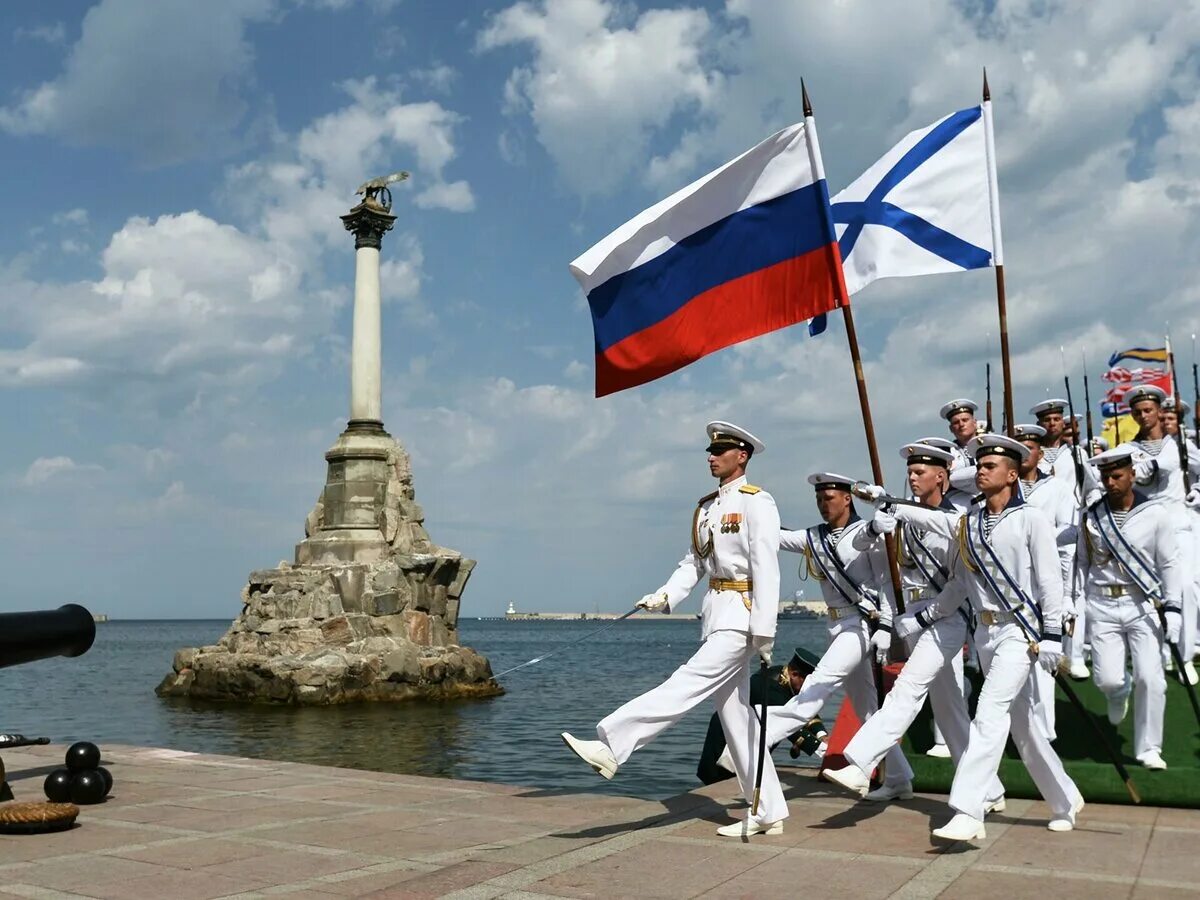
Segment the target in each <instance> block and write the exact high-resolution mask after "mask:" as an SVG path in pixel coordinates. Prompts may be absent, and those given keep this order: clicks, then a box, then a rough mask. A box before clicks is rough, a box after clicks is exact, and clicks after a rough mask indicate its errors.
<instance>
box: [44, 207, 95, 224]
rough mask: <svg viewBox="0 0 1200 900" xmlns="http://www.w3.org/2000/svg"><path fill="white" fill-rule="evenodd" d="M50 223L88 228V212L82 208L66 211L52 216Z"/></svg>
mask: <svg viewBox="0 0 1200 900" xmlns="http://www.w3.org/2000/svg"><path fill="white" fill-rule="evenodd" d="M50 221H51V222H53V223H54V224H55V225H78V226H86V225H87V223H88V211H87V210H86V209H83V208H81V207H76V208H74V209H68V210H64V211H63V212H60V213H55V214H54V215H53V216H51V217H50Z"/></svg>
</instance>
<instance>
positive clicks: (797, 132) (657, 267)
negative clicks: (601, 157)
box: [571, 118, 846, 397]
mask: <svg viewBox="0 0 1200 900" xmlns="http://www.w3.org/2000/svg"><path fill="white" fill-rule="evenodd" d="M834 235H835V232H834V226H833V221H832V218H831V216H830V209H829V193H828V190H827V188H826V186H825V173H824V170H823V168H822V166H821V156H820V150H819V148H818V145H817V140H816V131H815V127H814V126H813V123H812V119H811V118H808V119H806V120H805V121H804V122H802V123H799V124H796V125H792V126H790V127H788V128H785V129H783V131H780V132H779V133H778V134H776V135H774V136H772V137H770V138H768V139H767V140H765V141H763V142H762V143H761V144H759V145H758V146H757V147H754V148H753V149H751V150H748V151H747V152H745V153H743V154H742V155H741V156H739V157H738V158H737V159H735V160H733V161H732V162H729V163H726V164H725V165H724V166H722V167H721V168H719V169H717V170H716V171H714V172H710V173H709V174H708V175H705V176H704V177H703V178H700V179H699V180H697V181H694V182H693V183H692V184H690V185H688V186H687V187H685V188H683V190H681V191H678V192H677V193H675V194H673V195H672V196H670V197H668V198H667V199H666V200H663V201H662V202H660V203H658V204H656V205H655V206H653V207H651V208H650V209H648V210H646V211H645V212H643V213H641V214H640V215H639V216H637V217H636V218H633V219H631V220H630V221H628V222H626V223H625V224H624V225H622V226H621V227H620V228H618V229H617V230H616V231H614V232H613V233H612V234H610V235H609V236H608V237H606V238H604V240H602V241H600V243H598V244H596V246H594V247H592V248H591V249H590V250H588V251H587V252H586V253H584V254H583V255H582V256H580V257H579V258H578V259H576V260H575V261H574V262H573V263H571V273H572V274H573V275H574V276H575V277H576V279H578V281H579V284H580V285H581V286H582V287H583V291H584V293H585V294H587V298H588V304H589V305H590V306H591V310H592V324H593V326H594V329H595V335H596V396H597V397H603V396H604V395H606V394H611V393H614V392H615V391H620V390H624V389H625V388H630V387H634V386H636V385H639V384H645V383H646V382H648V381H653V380H654V379H655V378H660V377H661V376H663V375H666V374H668V373H670V372H674V371H675V370H676V369H681V368H683V367H684V366H686V365H688V363H692V362H695V361H696V360H697V359H700V358H701V357H702V356H705V355H707V354H709V353H712V352H714V351H716V350H720V349H722V348H723V347H728V346H730V345H731V344H736V343H738V342H739V341H744V340H748V339H749V338H752V337H757V336H758V335H760V334H766V333H767V332H769V331H774V330H776V329H778V328H786V327H787V326H788V325H794V324H796V323H797V322H803V321H805V320H807V319H811V318H813V317H814V316H817V315H820V314H822V313H826V312H828V311H830V310H832V309H834V308H835V307H836V306H837V305H838V300H837V298H838V297H844V296H846V295H845V293H844V288H842V289H839V287H838V286H839V284H840V283H841V282H840V279H841V278H842V271H841V257H840V255H839V253H838V250H837V240H836V237H835V236H834Z"/></svg>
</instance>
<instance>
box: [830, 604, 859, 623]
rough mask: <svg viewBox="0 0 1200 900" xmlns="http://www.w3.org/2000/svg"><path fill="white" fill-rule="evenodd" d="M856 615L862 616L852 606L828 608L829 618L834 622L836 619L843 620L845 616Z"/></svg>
mask: <svg viewBox="0 0 1200 900" xmlns="http://www.w3.org/2000/svg"><path fill="white" fill-rule="evenodd" d="M858 615H862V614H861V613H860V612H859V611H858V608H857V607H854V606H831V607H829V618H831V619H832V620H833V621H835V622H836V621H837V620H838V619H844V618H846V617H847V616H858Z"/></svg>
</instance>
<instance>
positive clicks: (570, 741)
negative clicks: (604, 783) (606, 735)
mask: <svg viewBox="0 0 1200 900" xmlns="http://www.w3.org/2000/svg"><path fill="white" fill-rule="evenodd" d="M562 739H563V743H564V744H566V745H567V746H568V747H570V748H571V749H572V750H573V751H574V752H575V755H576V756H578V757H579V758H580V759H582V760H583V761H584V762H585V763H587V764H588V765H589V766H591V767H592V768H593V769H595V770H596V772H597V773H598V774H599V775H600V777H601V778H607V779H608V780H609V781H612V777H613V776H614V775H616V774H617V758H616V757H615V756H613V754H612V751H611V750H609V749H608V745H607V744H605V743H604V741H581V740H580V739H579V738H577V737H575V736H574V735H572V734H570V733H569V732H566V731H564V732H563V733H562Z"/></svg>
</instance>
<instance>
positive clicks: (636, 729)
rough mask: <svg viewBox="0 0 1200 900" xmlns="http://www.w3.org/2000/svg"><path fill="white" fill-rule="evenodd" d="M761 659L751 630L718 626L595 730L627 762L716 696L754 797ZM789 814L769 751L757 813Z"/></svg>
mask: <svg viewBox="0 0 1200 900" xmlns="http://www.w3.org/2000/svg"><path fill="white" fill-rule="evenodd" d="M756 658H757V654H756V653H755V651H754V647H753V646H752V645H751V643H750V636H749V635H748V634H746V632H744V631H714V632H712V633H711V634H710V635H709V636H708V638H707V639H706V640H705V641H704V643H703V644H701V645H700V649H699V650H697V651H696V652H695V653H694V654H693V655H692V658H691V659H689V660H688V661H687V662H685V663H684V664H683V665H682V666H680V667H679V668H678V669H676V670H675V671H674V672H672V673H671V677H670V678H668V679H667V680H666V681H664V682H663V683H662V684H660V685H659V686H658V687H656V688H653V689H651V690H649V691H647V692H646V693H644V694H642V695H641V696H640V697H635V698H634V699H632V700H630V701H629V702H628V703H626V704H625V705H624V706H622V707H621V708H620V709H618V710H616V711H615V712H613V713H611V714H609V715H608V716H606V717H605V718H604V719H603V720H602V721H601V722H600V724H599V725H597V726H596V734H597V735H599V737H600V740H602V741H603V742H604V743H605V744H607V745H608V749H609V750H611V751H612V754H613V756H615V757H616V759H617V762H618V763H624V762H625V761H626V760H628V759H629V757H630V756H631V755H632V754H633V752H634V751H635V750H640V749H641V748H642V747H645V746H646V745H647V744H648V743H650V742H651V741H652V740H654V739H655V738H656V737H657V736H658V735H659V733H660V732H662V731H663V730H664V729H666V728H668V727H669V726H671V725H674V724H675V723H676V722H678V721H679V720H680V719H682V718H683V717H684V716H685V715H686V714H687V713H688V712H689V711H690V710H692V709H693V708H694V707H696V706H697V705H699V704H700V703H702V702H704V701H705V700H707V699H709V698H712V700H713V702H714V703H715V705H716V707H717V715H718V716H720V719H721V728H722V729H723V730H724V731H725V742H726V744H728V745H729V753H730V755H731V756H732V758H733V766H734V770H735V772H736V773H737V779H738V787H739V788H741V791H742V796H744V797H746V798H750V797H753V796H754V775H755V771H756V769H757V764H758V738H759V724H758V720H757V719H755V718H754V717H752V716H751V710H750V663H751V661H752V660H754V659H756ZM768 746H769V745H768ZM787 814H788V809H787V802H786V801H785V800H784V799H783V789H782V788H781V787H780V786H779V776H778V775H777V774H776V772H775V764H774V763H773V762H772V761H771V759H770V756H769V755H768V757H767V761H766V765H764V766H763V777H762V792H761V794H760V796H759V807H758V815H757V816H756V817H755V818H756V819H757V820H759V821H762V822H778V821H779V820H780V819H785V818H787Z"/></svg>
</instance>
